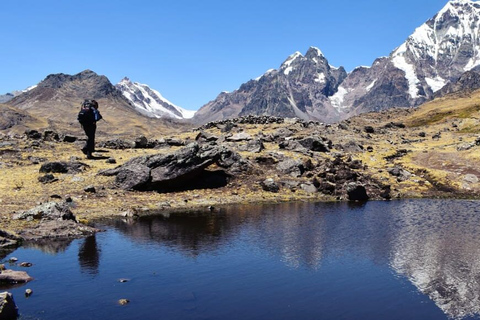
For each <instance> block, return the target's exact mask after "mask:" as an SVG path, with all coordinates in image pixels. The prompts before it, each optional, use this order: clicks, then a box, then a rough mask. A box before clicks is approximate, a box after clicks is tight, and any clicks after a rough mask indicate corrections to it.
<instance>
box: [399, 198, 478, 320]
mask: <svg viewBox="0 0 480 320" xmlns="http://www.w3.org/2000/svg"><path fill="white" fill-rule="evenodd" d="M434 203H436V204H438V206H436V207H432V206H434V205H433V204H431V206H427V207H421V206H420V205H419V203H418V202H412V203H410V206H404V207H403V208H402V210H401V212H400V213H399V216H402V217H403V221H402V224H403V225H402V228H400V229H399V233H398V238H397V241H396V243H397V245H396V246H394V247H393V248H392V261H391V264H392V267H393V268H394V269H395V270H396V271H397V272H398V273H400V274H403V275H405V276H406V277H408V279H409V280H410V281H411V282H412V283H413V284H414V285H415V286H416V287H417V288H418V289H419V290H420V291H421V292H422V293H424V294H426V295H428V296H429V297H430V298H431V299H432V300H433V301H434V302H435V303H436V304H437V306H438V307H439V308H440V309H442V310H443V312H445V313H446V314H447V315H448V316H449V317H452V318H463V317H466V316H473V315H478V314H480V236H479V235H480V230H479V229H480V216H479V214H478V213H479V210H478V209H477V208H476V207H477V206H478V203H476V202H468V201H461V202H455V201H441V202H434Z"/></svg>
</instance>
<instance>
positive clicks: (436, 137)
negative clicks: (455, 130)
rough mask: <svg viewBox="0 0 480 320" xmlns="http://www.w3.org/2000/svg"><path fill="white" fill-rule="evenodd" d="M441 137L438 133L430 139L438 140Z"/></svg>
mask: <svg viewBox="0 0 480 320" xmlns="http://www.w3.org/2000/svg"><path fill="white" fill-rule="evenodd" d="M441 137H442V134H441V133H440V132H438V133H436V134H434V135H433V136H432V139H433V140H439V139H440V138H441Z"/></svg>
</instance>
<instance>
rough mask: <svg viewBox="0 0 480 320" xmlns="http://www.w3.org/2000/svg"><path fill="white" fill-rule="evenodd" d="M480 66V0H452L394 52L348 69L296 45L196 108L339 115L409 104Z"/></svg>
mask: <svg viewBox="0 0 480 320" xmlns="http://www.w3.org/2000/svg"><path fill="white" fill-rule="evenodd" d="M479 66H480V2H479V1H473V0H451V1H449V2H448V3H447V4H446V5H445V6H444V8H442V9H441V10H440V11H439V12H438V13H437V14H436V15H434V16H433V17H432V18H431V19H429V20H428V21H426V22H425V23H424V24H422V25H421V26H420V27H418V28H417V29H415V30H414V32H413V33H412V35H411V36H410V37H408V38H407V39H406V41H405V42H404V43H403V44H401V45H400V46H399V47H397V48H396V49H394V50H393V51H392V52H391V54H390V55H389V56H388V57H380V58H377V59H376V60H375V61H374V62H373V64H372V65H371V66H370V67H357V68H355V69H354V70H353V71H351V72H350V73H348V74H347V73H345V71H344V69H343V68H342V67H340V68H338V69H337V68H335V67H332V66H331V65H330V64H329V63H328V61H327V59H326V57H325V56H324V55H323V53H322V52H321V51H320V49H318V48H315V47H311V48H310V49H309V50H308V51H307V53H306V55H305V56H304V55H302V54H301V53H300V52H298V51H297V52H295V53H293V54H292V55H290V56H289V57H288V58H287V59H286V60H285V61H284V62H283V63H282V64H281V65H280V67H279V68H278V69H273V70H269V71H267V72H266V73H265V74H263V75H262V76H260V77H258V78H257V79H255V80H251V81H249V82H246V83H244V84H243V85H241V86H240V88H239V89H237V90H235V91H233V92H231V93H222V94H220V95H219V96H218V97H217V98H216V99H215V100H213V101H210V102H209V103H207V104H206V105H204V106H203V107H202V108H200V110H199V111H198V112H197V113H196V115H195V117H194V121H196V122H198V123H203V122H208V121H212V120H220V119H225V118H228V117H235V116H239V115H240V116H241V115H248V114H254V115H263V114H267V115H274V116H295V117H299V118H302V119H312V120H319V121H322V122H335V121H340V120H342V119H346V118H349V117H351V116H354V115H357V114H360V113H364V112H371V111H381V110H385V109H389V108H393V107H403V108H410V107H415V106H418V105H420V104H422V103H424V102H426V101H429V100H431V99H433V97H434V95H435V92H437V91H439V90H440V89H441V88H443V87H444V86H445V85H446V84H449V83H452V82H455V81H456V80H457V79H459V78H460V76H461V75H462V74H463V73H465V72H466V71H469V70H472V69H477V67H479Z"/></svg>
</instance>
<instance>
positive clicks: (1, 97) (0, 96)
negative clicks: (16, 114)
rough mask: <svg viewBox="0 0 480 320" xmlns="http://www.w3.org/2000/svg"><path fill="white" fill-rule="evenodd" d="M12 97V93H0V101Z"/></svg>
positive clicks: (5, 100) (2, 101) (8, 99)
mask: <svg viewBox="0 0 480 320" xmlns="http://www.w3.org/2000/svg"><path fill="white" fill-rule="evenodd" d="M13 97H14V95H13V93H6V94H0V103H5V102H7V101H10V100H12V99H13Z"/></svg>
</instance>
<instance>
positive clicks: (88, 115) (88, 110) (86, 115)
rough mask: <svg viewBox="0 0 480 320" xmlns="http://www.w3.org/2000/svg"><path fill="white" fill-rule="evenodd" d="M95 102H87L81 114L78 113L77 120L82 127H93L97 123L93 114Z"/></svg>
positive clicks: (82, 107)
mask: <svg viewBox="0 0 480 320" xmlns="http://www.w3.org/2000/svg"><path fill="white" fill-rule="evenodd" d="M92 101H94V100H85V101H84V102H83V103H82V106H81V108H80V112H79V113H78V116H77V120H78V122H80V124H81V125H82V126H85V125H92V124H94V123H95V114H94V112H93V103H92Z"/></svg>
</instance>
